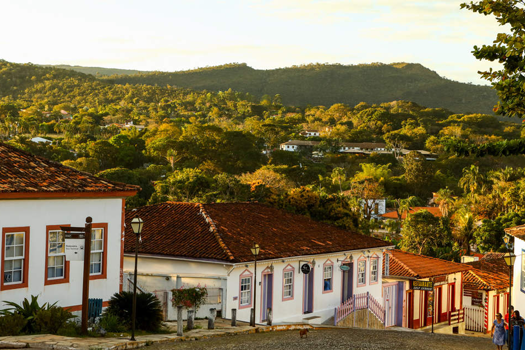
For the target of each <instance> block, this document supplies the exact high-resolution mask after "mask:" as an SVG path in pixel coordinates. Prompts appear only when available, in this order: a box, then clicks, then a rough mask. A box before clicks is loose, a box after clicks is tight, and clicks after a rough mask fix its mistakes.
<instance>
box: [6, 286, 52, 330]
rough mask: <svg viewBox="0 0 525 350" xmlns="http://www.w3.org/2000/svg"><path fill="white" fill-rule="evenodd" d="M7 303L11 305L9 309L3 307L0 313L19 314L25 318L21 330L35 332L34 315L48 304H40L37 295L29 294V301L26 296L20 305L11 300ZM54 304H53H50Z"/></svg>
mask: <svg viewBox="0 0 525 350" xmlns="http://www.w3.org/2000/svg"><path fill="white" fill-rule="evenodd" d="M5 303H6V304H7V305H9V306H11V308H10V309H4V310H1V311H0V314H3V315H21V316H22V317H23V318H24V319H25V320H26V324H25V326H24V328H23V329H22V331H23V332H24V333H29V334H31V333H35V332H36V329H35V316H36V314H37V313H38V312H39V311H40V310H42V309H45V308H46V306H48V304H47V303H44V304H43V305H42V306H40V305H39V304H38V295H37V296H34V295H31V302H29V300H27V298H24V301H23V302H22V305H18V304H17V303H14V302H12V301H6V302H5ZM52 306H54V304H53V305H52Z"/></svg>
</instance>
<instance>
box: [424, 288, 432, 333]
mask: <svg viewBox="0 0 525 350" xmlns="http://www.w3.org/2000/svg"><path fill="white" fill-rule="evenodd" d="M432 303H433V301H432V292H425V313H426V315H425V326H430V325H431V324H432Z"/></svg>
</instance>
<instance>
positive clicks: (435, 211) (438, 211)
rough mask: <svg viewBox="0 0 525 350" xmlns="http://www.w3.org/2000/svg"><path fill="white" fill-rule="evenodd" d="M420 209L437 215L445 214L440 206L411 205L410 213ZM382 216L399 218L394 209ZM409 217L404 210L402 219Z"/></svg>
mask: <svg viewBox="0 0 525 350" xmlns="http://www.w3.org/2000/svg"><path fill="white" fill-rule="evenodd" d="M420 210H426V211H428V212H430V213H431V214H432V215H434V216H435V217H438V218H440V217H442V216H443V214H442V213H441V209H439V207H411V208H410V210H409V212H410V214H415V213H417V212H418V211H420ZM381 217H383V218H385V219H396V220H397V212H396V211H395V210H394V211H390V212H388V213H385V214H382V215H381ZM406 217H407V212H406V211H405V212H403V214H402V215H401V219H402V220H404V219H406Z"/></svg>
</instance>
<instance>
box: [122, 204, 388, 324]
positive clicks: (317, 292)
mask: <svg viewBox="0 0 525 350" xmlns="http://www.w3.org/2000/svg"><path fill="white" fill-rule="evenodd" d="M134 217H140V218H142V220H144V228H143V231H142V244H141V245H140V247H139V261H138V281H139V283H138V285H139V286H141V288H144V289H145V290H147V291H150V292H155V293H156V294H157V295H159V294H162V295H165V297H164V300H165V301H166V303H165V312H166V314H167V318H168V319H174V318H175V317H176V316H175V315H176V313H175V309H174V308H173V307H172V305H171V303H170V302H169V300H170V299H171V290H172V289H173V288H180V287H181V286H195V287H196V286H199V285H200V286H206V287H207V288H209V289H212V290H213V291H214V295H220V298H219V299H217V298H214V300H209V301H208V304H211V305H213V307H217V308H218V310H219V311H220V312H221V314H222V316H223V317H226V318H230V317H231V310H232V309H236V310H237V319H238V320H241V321H249V319H250V309H251V308H252V307H255V308H256V316H255V317H256V322H257V323H261V322H265V321H266V320H267V318H268V309H269V308H270V309H271V310H272V311H273V321H274V323H286V322H310V323H330V324H333V323H335V321H336V320H334V310H336V308H338V307H340V306H341V305H342V304H343V303H345V302H348V301H349V300H354V299H353V298H354V297H355V298H357V299H356V300H360V301H362V302H364V304H363V303H361V304H359V305H365V308H368V307H369V308H372V309H373V310H371V312H375V313H374V315H376V316H374V317H377V316H378V317H379V318H383V316H384V311H383V309H382V305H383V297H382V276H381V266H382V259H383V251H384V250H385V249H386V248H392V246H391V245H390V243H387V242H384V241H381V240H378V239H375V238H371V237H368V236H364V235H360V234H357V233H354V232H350V231H347V230H343V229H340V228H338V227H335V226H332V225H327V224H324V223H320V222H316V221H313V220H311V219H309V218H307V217H304V216H301V215H296V214H291V213H288V212H285V211H282V210H278V209H275V208H271V207H269V206H266V205H263V204H258V203H217V204H197V203H175V202H168V203H162V204H157V205H150V206H145V207H141V208H137V209H136V210H133V211H128V212H127V213H126V222H127V223H128V225H127V226H126V227H127V228H126V233H127V235H128V236H129V235H132V234H133V233H132V232H131V228H130V225H129V223H130V222H131V220H132V219H133V218H134ZM254 243H257V244H259V246H260V254H259V256H258V257H257V269H255V258H254V256H253V255H252V252H251V248H252V247H253V244H254ZM134 249H135V246H134V242H133V241H131V240H126V248H125V261H124V269H125V271H126V273H132V272H133V267H134V265H133V263H134ZM218 289H220V291H219V292H217V290H218ZM255 294H256V295H255ZM217 304H218V305H217ZM208 307H209V306H207V307H203V308H202V310H201V311H200V312H201V313H200V314H199V317H202V316H206V315H208V312H209V311H208V309H207V308H208ZM201 315H202V316H201ZM338 315H339V316H341V318H340V319H339V318H338V319H339V320H340V321H341V320H342V319H343V318H344V315H343V314H342V313H339V314H338Z"/></svg>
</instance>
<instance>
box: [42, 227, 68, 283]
mask: <svg viewBox="0 0 525 350" xmlns="http://www.w3.org/2000/svg"><path fill="white" fill-rule="evenodd" d="M61 226H67V227H70V226H71V225H69V224H67V225H47V226H46V263H45V269H46V270H45V280H44V285H45V286H49V285H53V284H61V283H69V261H67V260H66V261H64V277H63V278H55V279H51V280H50V279H49V278H48V276H47V267H48V265H47V264H48V260H49V231H60V227H61ZM64 259H65V258H64Z"/></svg>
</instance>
